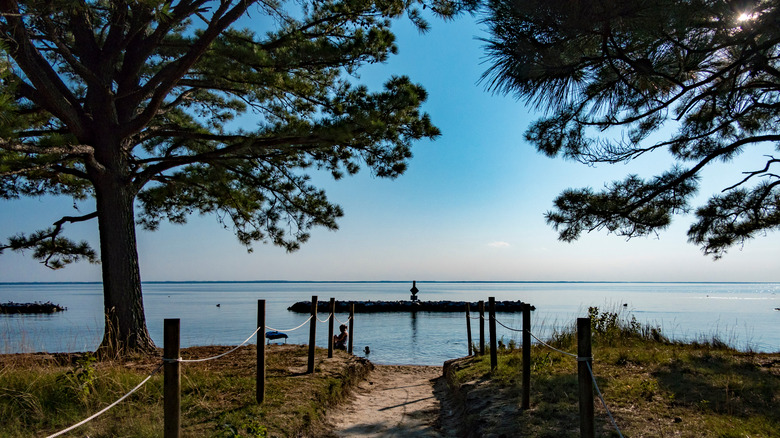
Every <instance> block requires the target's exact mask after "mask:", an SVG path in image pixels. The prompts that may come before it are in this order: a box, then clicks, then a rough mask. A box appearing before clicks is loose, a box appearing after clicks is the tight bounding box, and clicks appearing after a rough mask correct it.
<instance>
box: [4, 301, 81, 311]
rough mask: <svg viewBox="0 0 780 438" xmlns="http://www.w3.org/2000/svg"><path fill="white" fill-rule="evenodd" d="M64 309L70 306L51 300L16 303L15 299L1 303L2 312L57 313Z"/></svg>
mask: <svg viewBox="0 0 780 438" xmlns="http://www.w3.org/2000/svg"><path fill="white" fill-rule="evenodd" d="M64 310H68V308H67V307H62V306H60V305H59V304H54V303H52V302H51V301H47V302H45V303H41V302H38V301H36V302H34V303H14V302H13V301H9V302H7V303H0V313H55V312H62V311H64Z"/></svg>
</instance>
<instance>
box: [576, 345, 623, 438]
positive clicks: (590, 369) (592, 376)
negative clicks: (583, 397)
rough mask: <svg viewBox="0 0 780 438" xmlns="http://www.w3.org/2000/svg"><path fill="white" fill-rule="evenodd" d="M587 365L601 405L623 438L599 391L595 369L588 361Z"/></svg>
mask: <svg viewBox="0 0 780 438" xmlns="http://www.w3.org/2000/svg"><path fill="white" fill-rule="evenodd" d="M588 359H589V358H588ZM585 364H586V365H587V366H588V372H589V373H590V378H591V380H593V386H595V387H596V393H598V395H599V399H601V404H602V405H604V409H605V410H606V411H607V415H609V421H611V422H612V426H613V427H614V428H615V430H616V431H617V433H618V435H619V436H620V438H623V434H622V433H620V428H618V425H617V423H615V419H614V418H612V413H611V412H609V408H608V407H607V403H606V402H605V401H604V397H602V396H601V391H600V390H599V385H598V384H597V383H596V376H594V375H593V368H591V367H590V362H589V361H587V360H586V361H585Z"/></svg>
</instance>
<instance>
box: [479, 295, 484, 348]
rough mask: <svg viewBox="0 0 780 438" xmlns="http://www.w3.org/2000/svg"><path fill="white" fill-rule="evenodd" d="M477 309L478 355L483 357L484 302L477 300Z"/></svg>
mask: <svg viewBox="0 0 780 438" xmlns="http://www.w3.org/2000/svg"><path fill="white" fill-rule="evenodd" d="M477 308H478V309H479V355H480V356H484V355H485V302H484V301H483V300H479V303H477Z"/></svg>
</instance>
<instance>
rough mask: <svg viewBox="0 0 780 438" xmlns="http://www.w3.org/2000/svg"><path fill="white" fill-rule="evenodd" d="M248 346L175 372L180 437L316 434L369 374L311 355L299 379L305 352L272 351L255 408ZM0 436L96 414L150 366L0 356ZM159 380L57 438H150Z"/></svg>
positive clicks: (148, 362) (157, 422)
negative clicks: (328, 411)
mask: <svg viewBox="0 0 780 438" xmlns="http://www.w3.org/2000/svg"><path fill="white" fill-rule="evenodd" d="M227 349H228V347H193V348H189V349H185V350H183V351H182V356H183V357H184V358H185V359H186V358H188V357H191V358H198V357H209V356H212V355H214V354H219V353H221V352H223V351H226V350H227ZM255 352H256V349H255V347H254V346H248V347H243V348H242V349H240V350H238V351H237V352H235V353H233V354H231V355H229V356H226V357H225V358H222V359H219V360H216V361H210V362H202V363H184V364H182V377H181V384H182V393H181V397H182V403H181V406H182V415H181V422H182V434H183V436H187V437H265V436H279V437H289V436H299V435H303V434H308V433H311V432H312V431H315V430H317V428H318V427H321V426H322V420H323V414H324V411H325V408H326V407H328V406H330V405H332V404H334V403H336V402H338V401H339V400H341V399H342V398H343V396H344V394H345V392H346V391H347V390H348V388H349V387H350V385H352V384H353V383H356V380H359V379H361V378H362V377H363V375H364V374H365V373H366V372H367V371H368V367H369V366H370V364H367V363H365V362H362V361H360V360H358V359H356V358H354V357H351V356H348V355H346V354H344V353H343V352H340V351H337V352H335V353H336V355H335V356H334V358H333V359H327V352H325V351H322V350H318V352H317V356H316V357H317V362H316V368H315V373H314V374H306V373H305V371H306V363H307V354H308V353H307V352H308V350H307V348H306V347H305V346H297V345H296V346H294V345H289V346H279V347H278V348H273V349H271V350H269V352H268V355H267V364H268V367H267V383H266V397H265V401H264V402H263V404H261V405H258V404H257V403H256V401H255V359H254V358H255V354H256V353H255ZM0 360H1V361H2V371H0V430H2V436H3V437H33V436H37V437H40V436H47V435H48V434H51V433H54V432H57V431H59V430H62V429H64V428H66V427H69V426H70V425H72V424H75V423H77V422H79V421H81V420H82V419H84V418H86V417H88V416H90V415H92V414H93V413H95V412H97V411H99V410H100V409H102V408H103V407H105V406H107V405H108V404H110V403H112V402H113V401H114V400H116V399H118V398H119V397H121V396H122V395H124V394H126V393H127V392H128V391H129V390H131V389H132V388H133V387H135V386H136V385H138V384H139V383H140V382H141V381H142V380H143V379H145V378H146V377H147V376H149V375H150V374H152V373H153V372H154V371H155V370H156V369H157V368H158V366H159V360H157V359H152V358H144V359H138V360H136V361H123V362H97V361H95V360H94V359H92V357H91V355H64V354H63V355H6V356H0ZM162 387H163V376H162V373H161V372H159V373H156V374H155V375H154V376H153V377H152V378H151V379H150V380H149V381H148V382H147V383H146V384H145V385H144V386H142V387H141V388H140V389H139V390H138V391H137V392H136V393H134V394H133V395H131V396H130V397H128V399H126V400H125V401H123V402H122V403H121V404H119V405H117V406H116V407H114V408H113V409H111V410H109V411H108V412H106V413H105V414H104V415H102V416H100V417H98V418H97V419H95V420H93V421H91V422H89V423H88V424H86V425H84V426H81V427H80V428H78V429H77V430H74V431H73V432H71V433H70V434H68V435H65V436H89V437H91V438H96V437H116V436H122V437H139V438H140V437H159V436H161V435H162V430H163V429H162V428H163V398H162Z"/></svg>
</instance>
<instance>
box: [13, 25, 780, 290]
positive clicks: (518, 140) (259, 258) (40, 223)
mask: <svg viewBox="0 0 780 438" xmlns="http://www.w3.org/2000/svg"><path fill="white" fill-rule="evenodd" d="M431 24H432V29H431V31H430V32H429V33H427V34H425V35H419V34H418V33H417V31H416V30H414V29H413V28H412V27H411V26H410V25H409V24H408V23H406V22H400V23H397V24H396V26H395V30H396V31H397V36H398V46H399V54H398V55H396V56H394V57H392V58H391V60H390V61H389V62H388V63H387V64H383V65H373V66H369V67H368V68H366V69H363V70H362V71H361V73H360V75H361V77H360V81H361V82H363V83H366V84H368V85H370V86H372V87H377V86H378V85H379V84H381V83H382V82H383V81H384V80H385V79H387V78H388V77H389V76H390V75H393V74H395V75H408V76H410V77H411V78H412V80H414V81H415V82H418V83H420V84H422V85H423V86H424V87H425V88H426V89H427V90H428V93H429V100H428V102H427V103H426V105H425V110H426V111H427V112H428V113H429V114H430V115H431V117H432V119H433V121H434V123H435V124H436V125H437V126H438V127H439V128H440V129H441V130H442V136H441V137H440V138H438V139H437V140H435V141H433V142H429V141H423V142H419V143H417V144H416V145H415V146H414V158H413V159H412V160H411V162H410V165H409V168H408V171H407V172H406V174H404V175H403V176H402V177H400V178H399V179H397V180H386V179H379V178H374V177H372V176H371V175H370V173H369V172H366V171H365V170H364V171H362V172H361V173H360V174H358V175H357V176H355V177H351V178H345V179H342V180H340V181H332V180H331V179H330V178H329V177H326V176H324V175H316V176H315V181H316V182H317V183H318V184H320V185H321V186H322V187H324V188H325V189H326V191H327V193H328V196H329V198H330V199H331V201H333V202H336V203H338V204H340V205H341V206H342V207H343V208H344V211H345V217H344V218H342V219H341V221H340V222H339V225H340V229H339V230H338V231H336V232H330V231H326V230H322V229H317V230H314V231H313V233H312V237H311V240H310V241H309V242H308V243H306V244H305V245H304V246H303V247H302V249H301V250H299V251H297V252H295V253H292V254H289V253H286V252H285V251H284V250H283V249H281V248H278V247H274V246H271V245H262V244H258V245H255V247H254V252H253V253H251V254H248V253H247V251H246V250H245V249H244V247H243V246H241V245H240V244H239V243H238V242H237V240H236V239H235V236H234V235H233V234H232V233H231V232H230V231H229V230H224V229H223V228H222V227H221V225H219V224H218V222H217V220H216V218H215V217H212V216H207V217H198V216H194V217H192V219H191V220H190V223H188V224H187V225H184V226H174V225H168V224H165V225H163V226H162V227H161V229H160V230H159V231H157V232H154V233H150V232H146V231H143V230H140V229H139V231H138V250H139V256H140V263H141V275H142V278H143V279H144V280H146V281H152V280H160V281H162V280H171V281H179V280H180V281H186V280H234V281H239V280H502V281H509V280H522V281H533V280H545V281H554V280H565V281H780V269H778V261H780V257H779V256H780V245H778V243H780V236H778V234H777V233H770V234H768V235H767V236H766V237H761V238H758V239H754V240H752V241H749V242H748V243H747V244H746V245H745V246H744V248H740V247H735V248H733V249H732V250H730V251H729V253H728V254H727V255H726V256H725V257H724V259H722V260H719V261H717V262H716V261H713V260H712V259H711V258H708V257H705V256H703V255H702V254H701V252H700V250H699V249H698V248H697V247H696V246H693V245H690V244H688V243H687V242H686V236H685V232H686V230H687V227H688V224H689V223H690V222H691V218H690V217H677V218H675V220H674V223H673V225H672V226H671V227H670V228H669V229H668V230H666V231H664V232H661V233H660V234H659V235H658V236H653V237H649V238H639V239H632V240H630V241H626V240H625V239H623V238H620V237H616V236H612V235H607V234H606V233H603V232H602V233H591V234H588V235H585V236H583V237H582V238H581V239H580V240H579V241H577V242H575V243H571V244H567V243H561V242H558V241H557V234H556V233H555V231H554V230H553V229H552V228H550V227H549V226H548V225H546V224H545V222H544V213H545V211H547V210H549V209H550V208H551V206H552V200H553V199H554V198H555V196H557V195H558V193H560V192H561V191H562V190H563V189H565V188H567V187H584V186H591V187H594V188H596V189H598V188H600V187H602V186H603V184H604V183H606V182H609V181H612V180H614V179H622V178H623V177H624V176H625V175H626V174H628V173H638V174H640V175H642V176H645V177H648V176H651V175H653V174H656V173H658V172H661V171H663V170H664V169H666V168H667V167H669V161H668V157H664V156H661V157H646V158H643V159H642V160H640V161H638V162H634V163H631V164H629V165H623V164H619V165H611V166H609V165H603V166H599V167H597V168H591V167H586V166H584V165H581V164H578V163H572V162H566V161H563V160H562V159H549V158H546V157H544V156H542V155H540V154H538V153H536V152H535V150H534V148H533V147H531V146H530V145H528V144H527V143H525V142H524V140H523V132H524V131H525V129H526V127H527V126H528V124H529V123H530V122H532V121H533V120H535V119H536V118H537V117H538V114H537V113H536V112H535V111H534V110H533V109H532V108H528V107H526V106H524V105H523V103H522V102H518V101H516V100H515V99H513V98H512V97H511V96H510V97H506V96H496V95H492V94H491V93H489V92H488V91H486V89H485V87H484V85H483V84H480V83H478V81H479V78H480V76H481V74H482V72H483V71H485V69H487V64H485V63H484V61H485V60H484V58H483V49H482V45H483V43H482V42H480V41H479V40H478V39H477V38H478V36H480V35H483V34H482V33H481V31H480V28H479V26H478V25H477V24H475V23H474V19H472V18H470V17H464V18H461V19H458V20H455V21H452V22H442V21H435V20H433V21H431ZM764 153H772V150H771V148H769V149H767V150H766V151H759V152H758V153H756V154H755V155H754V156H745V157H740V158H739V159H738V160H737V162H735V163H732V164H728V165H721V166H719V167H717V168H714V169H711V170H708V171H707V173H706V174H705V175H704V181H703V185H702V190H701V196H702V197H705V196H706V195H709V194H711V193H713V192H716V191H718V190H719V189H722V188H724V187H727V186H729V185H731V184H733V183H734V182H737V181H739V180H740V179H741V175H740V173H739V172H741V171H744V170H749V169H753V168H760V167H763V162H762V161H761V154H764ZM71 205H72V202H71V201H70V200H68V199H53V198H47V199H40V200H39V199H25V200H20V201H0V233H1V234H2V237H7V236H8V235H10V234H13V233H15V232H19V231H26V232H30V231H33V230H35V229H37V228H36V227H45V226H47V225H49V224H51V223H52V222H54V221H55V220H57V219H58V218H59V217H60V216H59V215H61V214H72V213H73V212H72V209H71ZM68 230H69V231H71V235H72V236H75V237H79V238H84V239H87V240H89V241H90V242H92V243H93V244H94V246H95V247H97V240H96V236H97V230H96V224H95V223H89V224H78V225H75V226H74V225H72V226H70V227H69V228H68ZM99 280H100V267H99V266H97V265H90V264H87V263H79V264H76V265H72V266H70V267H68V268H65V269H63V270H59V271H50V270H48V269H46V268H44V267H42V266H41V265H40V264H39V263H38V262H36V261H35V260H33V259H32V258H31V257H25V256H22V255H18V254H15V253H8V252H6V254H4V255H2V256H0V281H3V282H8V281H99Z"/></svg>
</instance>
